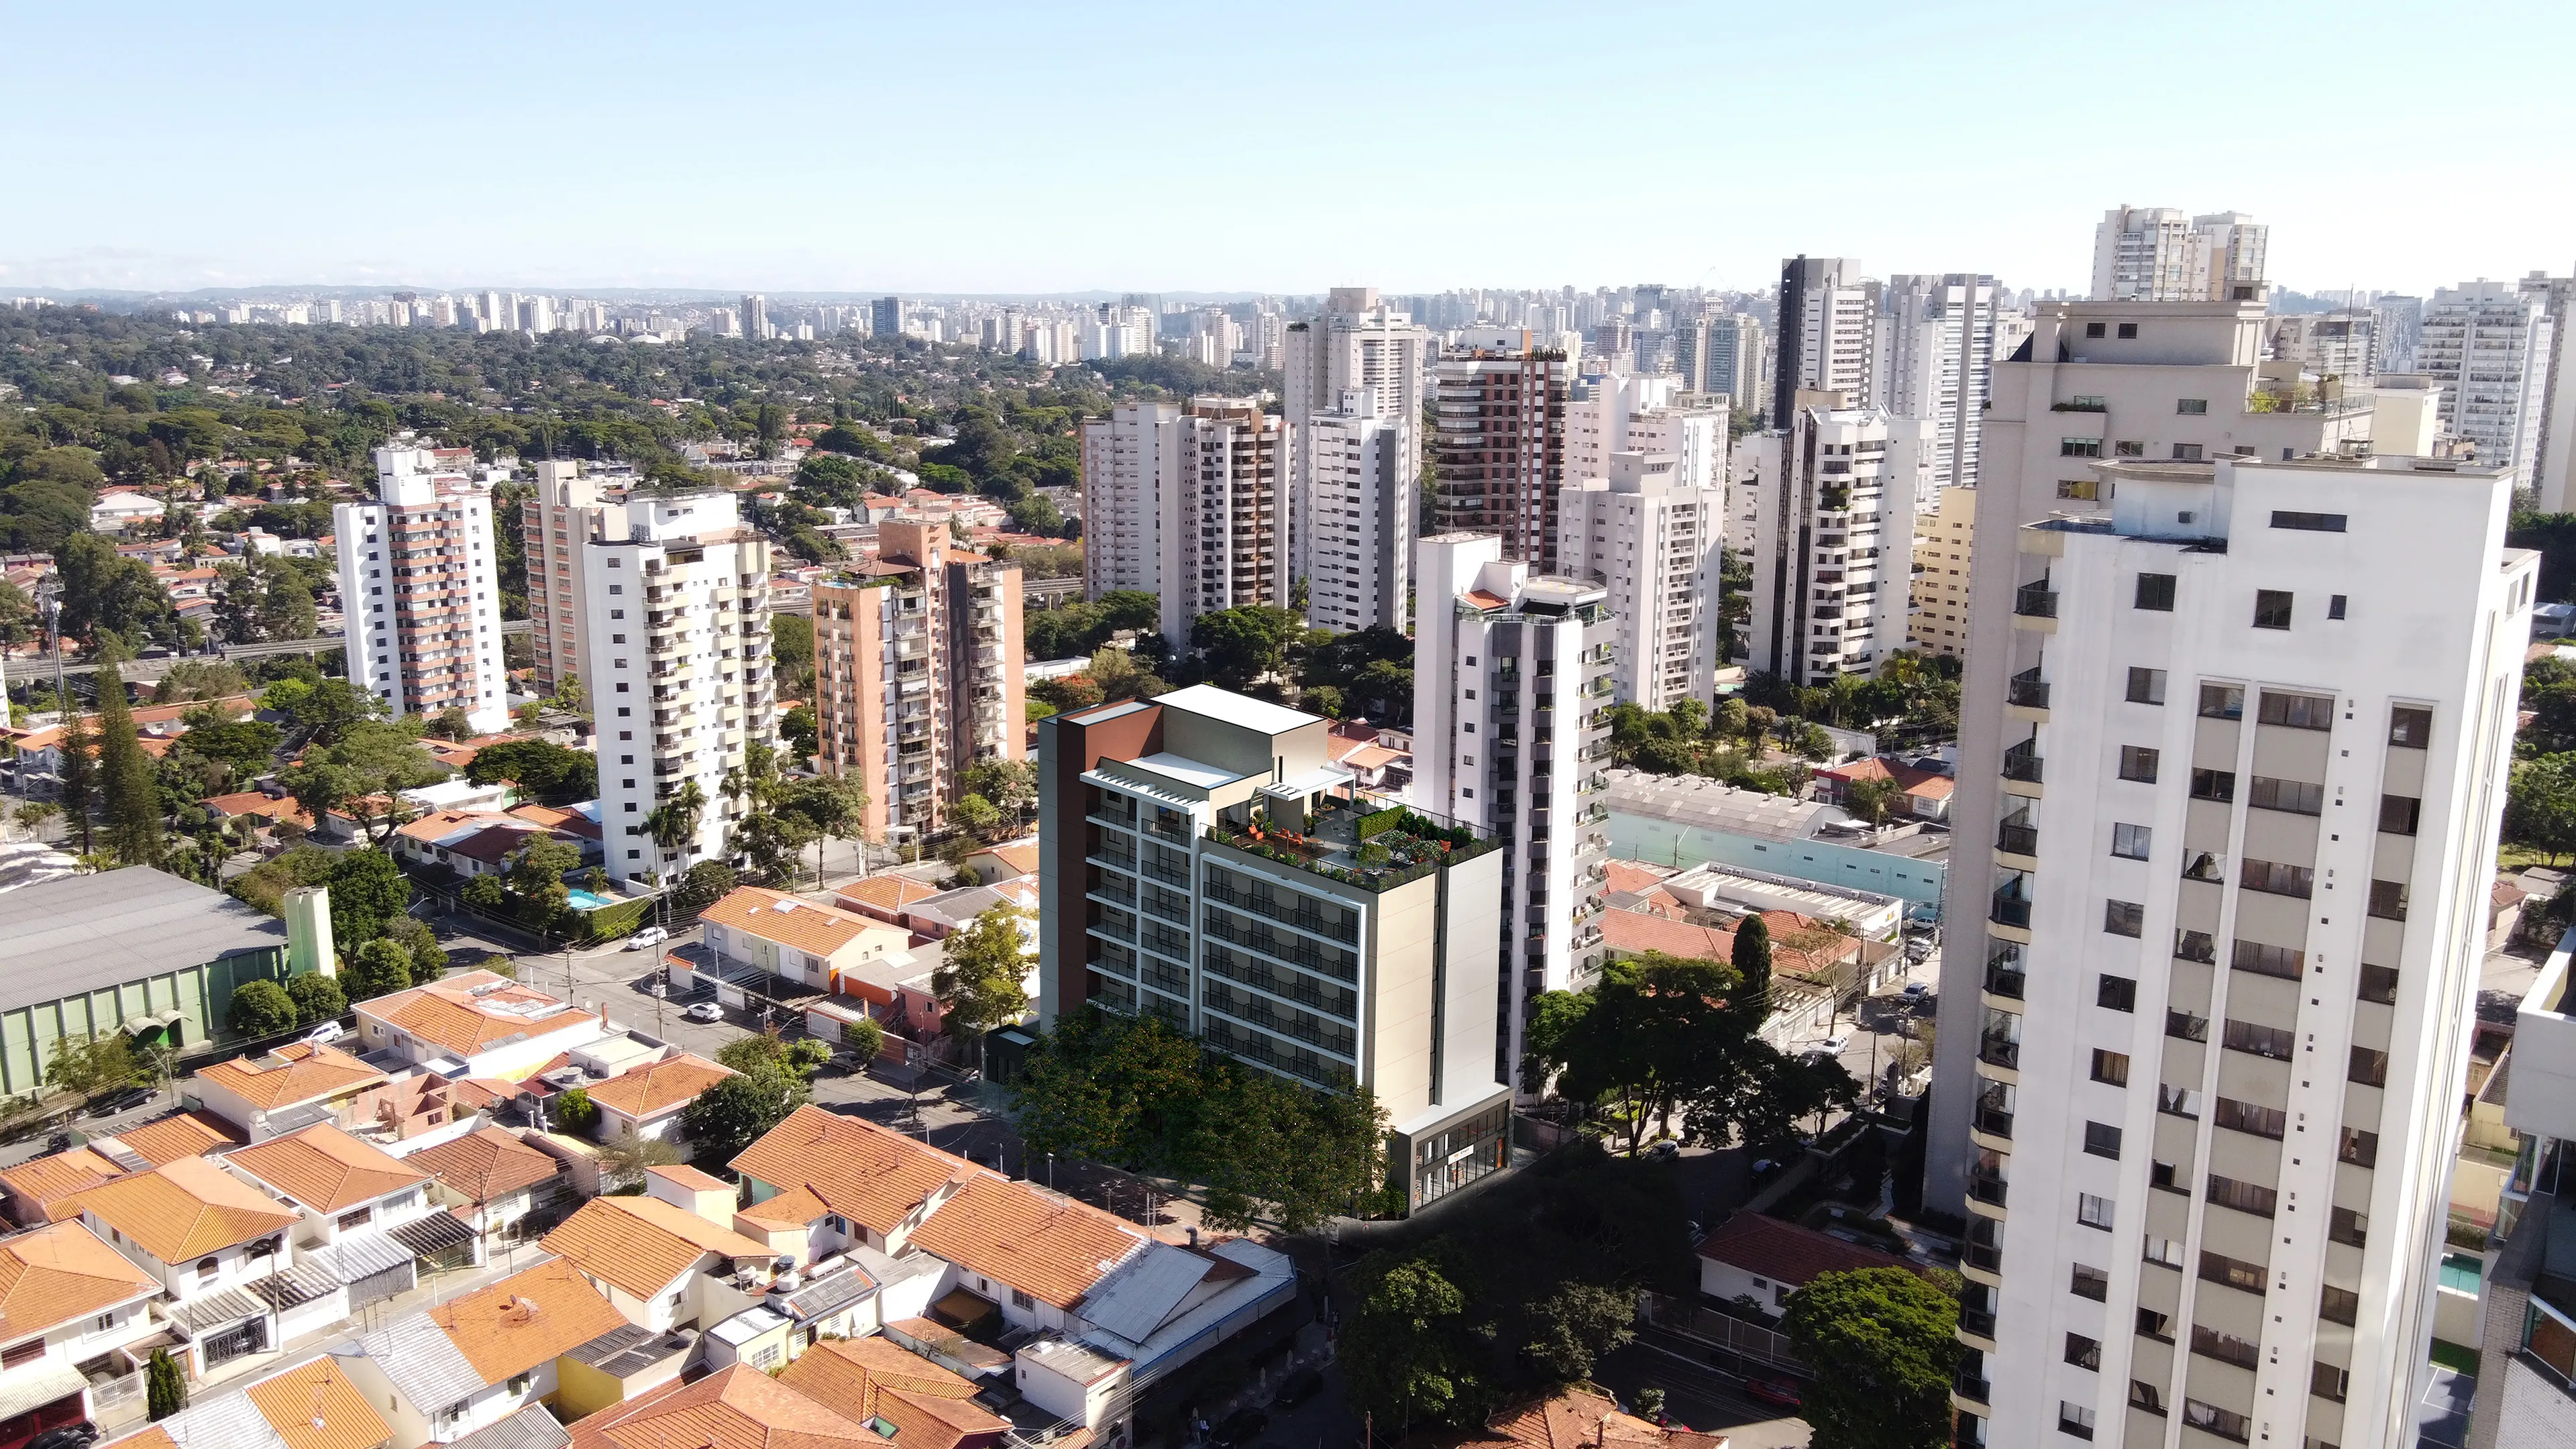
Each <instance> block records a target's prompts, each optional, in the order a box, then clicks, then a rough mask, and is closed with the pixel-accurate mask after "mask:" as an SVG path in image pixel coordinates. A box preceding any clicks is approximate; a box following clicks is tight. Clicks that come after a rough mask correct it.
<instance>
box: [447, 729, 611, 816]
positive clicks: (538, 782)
mask: <svg viewBox="0 0 2576 1449" xmlns="http://www.w3.org/2000/svg"><path fill="white" fill-rule="evenodd" d="M465 778H466V779H468V780H471V781H473V782H474V783H475V784H477V785H489V784H493V783H495V782H497V781H502V780H507V781H509V782H510V783H511V784H513V785H516V786H518V787H519V788H520V789H521V790H522V791H525V792H526V793H528V794H530V795H533V796H535V797H537V798H538V799H540V800H544V801H547V802H549V803H552V804H558V805H561V804H571V803H574V802H577V801H582V800H591V799H596V798H598V795H599V757H598V756H597V755H594V754H591V753H589V752H587V751H583V750H571V749H566V748H564V747H563V746H562V745H558V744H555V743H553V742H552V741H549V740H504V741H502V742H501V743H499V744H497V745H485V746H484V747H483V748H482V749H480V750H477V751H476V752H475V754H474V759H473V762H472V763H470V764H468V765H467V766H466V767H465Z"/></svg>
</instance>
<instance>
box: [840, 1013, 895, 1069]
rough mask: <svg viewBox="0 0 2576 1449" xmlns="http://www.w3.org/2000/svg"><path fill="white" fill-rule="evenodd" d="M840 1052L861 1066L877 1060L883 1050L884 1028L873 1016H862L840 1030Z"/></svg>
mask: <svg viewBox="0 0 2576 1449" xmlns="http://www.w3.org/2000/svg"><path fill="white" fill-rule="evenodd" d="M841 1050H843V1051H845V1052H847V1053H849V1054H850V1057H851V1059H852V1060H853V1061H856V1062H858V1063H859V1064H860V1065H861V1066H865V1065H867V1064H868V1063H869V1062H872V1061H875V1060H876V1059H877V1053H879V1052H881V1051H884V1050H885V1028H884V1027H882V1026H879V1025H877V1019H876V1018H875V1017H873V1016H863V1017H861V1018H859V1019H858V1020H857V1021H854V1022H851V1023H850V1024H848V1025H846V1026H844V1027H842V1028H841Z"/></svg>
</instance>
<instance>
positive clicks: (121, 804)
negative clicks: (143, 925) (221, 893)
mask: <svg viewBox="0 0 2576 1449" xmlns="http://www.w3.org/2000/svg"><path fill="white" fill-rule="evenodd" d="M96 678H97V680H98V705H99V714H98V794H99V805H100V807H101V810H102V812H103V813H104V814H105V815H106V816H107V847H108V849H110V850H112V851H114V852H115V853H116V858H117V859H118V860H119V861H121V862H123V863H125V864H127V865H152V864H155V863H157V862H158V861H159V860H160V859H161V791H160V788H159V785H158V783H157V779H156V776H157V773H158V772H157V771H156V770H155V769H154V768H153V764H152V757H151V756H150V755H147V754H145V753H143V742H142V741H141V740H140V739H138V738H136V736H135V732H134V711H133V708H132V707H131V706H130V705H128V704H127V703H126V699H125V681H124V679H123V678H122V677H121V676H120V675H119V674H118V672H117V668H116V664H115V662H114V661H112V660H111V661H108V662H105V663H102V664H100V665H99V666H98V673H97V676H96Z"/></svg>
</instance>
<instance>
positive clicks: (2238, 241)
mask: <svg viewBox="0 0 2576 1449" xmlns="http://www.w3.org/2000/svg"><path fill="white" fill-rule="evenodd" d="M2270 236H2271V228H2269V227H2266V226H2263V225H2261V224H2260V223H2258V222H2256V221H2255V220H2254V219H2253V218H2251V217H2249V216H2246V215H2244V214H2243V213H2242V212H2234V211H2223V212H2217V213H2213V214H2211V215H2208V216H2187V215H2185V214H2184V213H2182V212H2179V211H2176V210H2174V209H2173V208H2171V207H2168V206H2115V207H2113V208H2111V209H2110V210H2109V211H2106V212H2104V213H2103V214H2102V221H2101V223H2100V224H2099V225H2098V226H2096V227H2095V228H2094V230H2093V300H2094V301H2096V302H2260V301H2262V300H2263V299H2264V290H2263V271H2264V253H2265V251H2266V249H2267V247H2268V245H2269V242H2270Z"/></svg>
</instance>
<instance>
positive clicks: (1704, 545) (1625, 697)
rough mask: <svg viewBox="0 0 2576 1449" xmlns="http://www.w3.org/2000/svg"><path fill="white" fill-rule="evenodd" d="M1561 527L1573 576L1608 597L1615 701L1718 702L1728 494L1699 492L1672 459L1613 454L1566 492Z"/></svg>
mask: <svg viewBox="0 0 2576 1449" xmlns="http://www.w3.org/2000/svg"><path fill="white" fill-rule="evenodd" d="M1562 527H1563V529H1564V537H1563V538H1562V539H1560V540H1559V541H1558V543H1557V550H1556V555H1557V559H1558V562H1559V565H1560V566H1561V567H1562V568H1563V569H1564V570H1565V572H1566V574H1567V576H1569V577H1572V578H1581V579H1590V580H1592V581H1594V582H1595V583H1598V584H1600V585H1601V586H1602V587H1603V588H1605V589H1607V590H1608V591H1609V598H1608V600H1607V605H1608V608H1609V610H1610V615H1611V618H1612V620H1613V623H1612V626H1611V629H1612V634H1611V657H1612V660H1613V664H1612V667H1611V674H1610V681H1611V686H1610V687H1611V697H1612V699H1613V700H1614V701H1616V702H1617V703H1620V704H1635V705H1640V706H1642V707H1644V708H1646V709H1652V710H1665V709H1670V708H1672V707H1673V705H1674V704H1675V703H1677V702H1678V701H1681V700H1685V699H1695V700H1698V701H1699V702H1700V703H1702V704H1709V703H1712V702H1714V700H1715V699H1716V697H1717V606H1718V574H1719V570H1720V568H1721V567H1722V565H1723V564H1724V562H1725V558H1726V547H1725V537H1726V490H1725V489H1724V488H1722V487H1710V486H1707V485H1706V484H1700V485H1696V486H1694V485H1693V484H1692V483H1691V481H1690V480H1689V479H1687V478H1686V477H1685V476H1684V475H1683V472H1682V468H1681V461H1680V459H1679V458H1677V457H1676V456H1675V455H1673V454H1671V453H1643V452H1636V453H1613V454H1611V455H1610V469H1609V476H1607V477H1600V478H1586V479H1584V480H1582V483H1581V484H1580V486H1577V487H1571V488H1568V489H1566V490H1565V494H1564V510H1563V522H1562Z"/></svg>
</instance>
